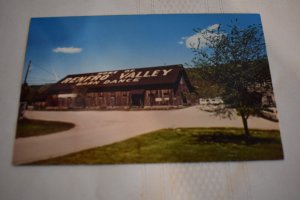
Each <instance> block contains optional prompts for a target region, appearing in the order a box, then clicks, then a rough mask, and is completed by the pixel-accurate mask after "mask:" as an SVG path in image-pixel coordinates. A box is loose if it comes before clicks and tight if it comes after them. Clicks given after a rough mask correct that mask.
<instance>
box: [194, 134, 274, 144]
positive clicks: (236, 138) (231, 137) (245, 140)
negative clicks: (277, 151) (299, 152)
mask: <svg viewBox="0 0 300 200" xmlns="http://www.w3.org/2000/svg"><path fill="white" fill-rule="evenodd" d="M194 137H195V138H196V140H197V142H199V143H201V144H210V143H223V144H229V143H231V144H248V145H253V144H278V143H279V142H278V140H276V139H275V138H264V137H257V136H253V135H250V136H247V135H244V134H241V135H235V134H224V133H221V132H215V133H213V134H210V135H198V136H194Z"/></svg>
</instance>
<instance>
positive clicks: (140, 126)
mask: <svg viewBox="0 0 300 200" xmlns="http://www.w3.org/2000/svg"><path fill="white" fill-rule="evenodd" d="M25 116H26V117H28V118H31V119H42V120H54V121H65V122H72V123H74V124H75V125H76V126H75V127H74V128H73V129H70V130H68V131H63V132H59V133H56V134H50V135H45V136H37V137H29V138H19V139H16V142H15V146H14V158H13V161H14V163H16V164H20V163H26V162H31V161H36V160H41V159H46V158H51V157H56V156H60V155H65V154H69V153H72V152H77V151H81V150H84V149H89V148H93V147H98V146H102V145H106V144H111V143H114V142H118V141H121V140H125V139H127V138H130V137H134V136H137V135H141V134H144V133H147V132H150V131H154V130H157V129H161V128H176V127H242V122H241V119H240V118H239V117H235V119H232V120H229V119H220V118H218V117H214V116H212V114H211V113H208V112H204V111H200V110H199V109H197V107H189V108H185V109H179V110H169V111H162V110H161V111H27V112H26V113H25ZM249 127H250V128H260V129H278V123H274V122H270V121H267V120H264V119H261V118H250V119H249Z"/></svg>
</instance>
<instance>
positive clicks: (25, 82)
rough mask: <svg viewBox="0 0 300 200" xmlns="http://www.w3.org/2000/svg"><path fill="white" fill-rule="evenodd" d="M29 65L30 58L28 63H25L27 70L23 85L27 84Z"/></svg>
mask: <svg viewBox="0 0 300 200" xmlns="http://www.w3.org/2000/svg"><path fill="white" fill-rule="evenodd" d="M30 65H31V60H29V63H28V65H27V70H26V74H25V79H24V83H23V84H24V85H27V76H28V72H29V68H30Z"/></svg>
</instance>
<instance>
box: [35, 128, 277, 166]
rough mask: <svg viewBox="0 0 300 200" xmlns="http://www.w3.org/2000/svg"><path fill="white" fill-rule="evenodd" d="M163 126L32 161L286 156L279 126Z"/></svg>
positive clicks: (197, 160)
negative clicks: (246, 133) (246, 134)
mask: <svg viewBox="0 0 300 200" xmlns="http://www.w3.org/2000/svg"><path fill="white" fill-rule="evenodd" d="M242 132H243V130H242V129H237V128H177V129H162V130H158V131H155V132H151V133H147V134H144V135H141V136H138V137H134V138H131V139H128V140H125V141H122V142H118V143H114V144H111V145H106V146H102V147H98V148H94V149H90V150H85V151H81V152H78V153H73V154H69V155H66V156H61V157H57V158H53V159H48V160H43V161H39V162H35V163H31V164H117V163H161V162H199V161H230V160H232V161H238V160H266V159H268V160H269V159H270V160H276V159H283V151H282V145H281V140H280V133H279V131H277V130H268V131H266V130H251V137H248V138H247V137H244V136H243V134H242Z"/></svg>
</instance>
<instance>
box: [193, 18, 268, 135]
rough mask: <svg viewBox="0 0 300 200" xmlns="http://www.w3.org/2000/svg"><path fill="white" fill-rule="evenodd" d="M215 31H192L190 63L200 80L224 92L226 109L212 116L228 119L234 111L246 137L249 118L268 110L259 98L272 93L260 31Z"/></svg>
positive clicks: (252, 28)
mask: <svg viewBox="0 0 300 200" xmlns="http://www.w3.org/2000/svg"><path fill="white" fill-rule="evenodd" d="M215 27H217V28H215V29H208V30H200V29H195V31H196V33H197V34H198V35H199V38H198V43H196V44H193V46H192V47H193V48H192V50H193V52H194V53H195V57H194V59H193V63H194V66H196V67H201V68H202V71H201V76H202V77H203V79H205V80H209V81H212V82H214V83H216V84H218V85H220V86H221V87H222V88H223V90H222V91H223V92H222V94H221V97H222V99H223V101H224V104H225V106H223V107H220V108H218V109H216V110H215V113H216V114H217V115H223V116H226V117H230V116H231V115H232V114H233V111H234V110H236V112H237V114H238V115H239V116H241V118H242V122H243V126H244V133H245V134H246V135H247V136H249V129H248V121H247V120H248V118H249V116H251V115H252V116H255V115H260V114H261V112H262V111H263V110H264V109H265V108H266V107H268V105H263V103H262V97H263V96H264V95H265V94H266V93H267V92H270V91H272V83H271V76H270V71H269V65H268V61H267V56H266V49H265V42H264V38H263V32H262V27H261V25H250V26H248V27H246V28H239V27H238V25H237V24H236V23H234V24H232V25H229V26H228V29H227V31H226V30H221V29H220V25H218V26H215ZM228 30H229V31H228ZM203 43H204V44H203ZM191 45H192V44H191Z"/></svg>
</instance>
